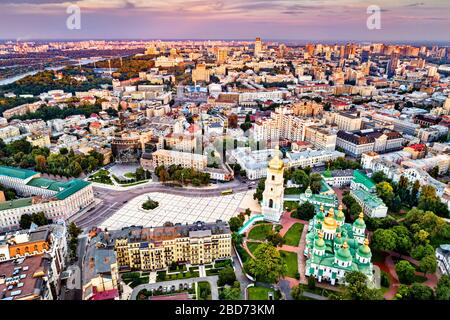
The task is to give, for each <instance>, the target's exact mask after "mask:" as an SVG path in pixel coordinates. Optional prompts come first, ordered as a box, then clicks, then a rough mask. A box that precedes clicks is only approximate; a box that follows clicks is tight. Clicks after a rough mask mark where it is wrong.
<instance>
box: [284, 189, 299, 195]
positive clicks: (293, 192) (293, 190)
mask: <svg viewBox="0 0 450 320" xmlns="http://www.w3.org/2000/svg"><path fill="white" fill-rule="evenodd" d="M300 193H302V190H301V189H300V188H286V189H284V194H288V195H290V194H300Z"/></svg>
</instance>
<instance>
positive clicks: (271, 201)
mask: <svg viewBox="0 0 450 320" xmlns="http://www.w3.org/2000/svg"><path fill="white" fill-rule="evenodd" d="M269 208H273V200H272V199H270V200H269Z"/></svg>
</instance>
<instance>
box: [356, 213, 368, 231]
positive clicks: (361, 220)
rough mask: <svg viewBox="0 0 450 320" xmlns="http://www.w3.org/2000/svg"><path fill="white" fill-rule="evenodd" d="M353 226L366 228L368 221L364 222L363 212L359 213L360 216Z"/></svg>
mask: <svg viewBox="0 0 450 320" xmlns="http://www.w3.org/2000/svg"><path fill="white" fill-rule="evenodd" d="M353 226H355V227H356V228H359V229H365V228H366V223H365V222H364V214H363V213H362V212H361V213H360V214H359V218H358V219H356V220H355V222H353Z"/></svg>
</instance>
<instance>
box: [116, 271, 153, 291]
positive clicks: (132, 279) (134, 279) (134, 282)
mask: <svg viewBox="0 0 450 320" xmlns="http://www.w3.org/2000/svg"><path fill="white" fill-rule="evenodd" d="M121 277H122V280H123V282H125V283H126V284H128V285H129V286H130V287H131V288H135V287H137V286H138V285H140V284H145V283H148V281H149V277H148V276H141V274H140V272H127V273H123V274H122V275H121Z"/></svg>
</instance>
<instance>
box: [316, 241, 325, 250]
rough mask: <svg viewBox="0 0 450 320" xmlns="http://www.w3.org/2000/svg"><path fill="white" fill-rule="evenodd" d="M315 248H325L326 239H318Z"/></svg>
mask: <svg viewBox="0 0 450 320" xmlns="http://www.w3.org/2000/svg"><path fill="white" fill-rule="evenodd" d="M314 248H316V249H318V250H323V249H325V241H323V239H322V238H319V239H317V240H316V242H314Z"/></svg>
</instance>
